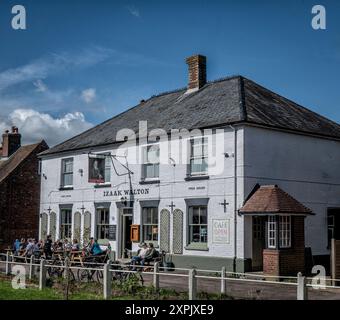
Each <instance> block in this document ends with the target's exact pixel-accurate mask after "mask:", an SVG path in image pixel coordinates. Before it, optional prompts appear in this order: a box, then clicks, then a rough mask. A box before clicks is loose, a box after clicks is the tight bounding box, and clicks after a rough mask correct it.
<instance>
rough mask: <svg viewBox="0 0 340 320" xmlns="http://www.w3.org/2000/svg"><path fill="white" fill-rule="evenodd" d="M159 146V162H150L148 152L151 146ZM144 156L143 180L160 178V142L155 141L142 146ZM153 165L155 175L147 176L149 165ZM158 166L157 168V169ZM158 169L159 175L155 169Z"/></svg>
mask: <svg viewBox="0 0 340 320" xmlns="http://www.w3.org/2000/svg"><path fill="white" fill-rule="evenodd" d="M155 147H156V148H158V162H150V161H148V158H149V157H148V152H149V149H151V148H155ZM142 157H143V164H142V179H143V180H147V181H148V180H159V167H160V144H159V143H154V144H149V145H146V146H143V147H142ZM148 166H152V167H153V172H154V175H153V176H152V177H148V176H147V167H148ZM157 167H158V168H157ZM156 168H157V169H156ZM156 170H157V171H158V175H156V174H155V171H156Z"/></svg>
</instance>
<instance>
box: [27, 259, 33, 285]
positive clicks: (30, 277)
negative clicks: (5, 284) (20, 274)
mask: <svg viewBox="0 0 340 320" xmlns="http://www.w3.org/2000/svg"><path fill="white" fill-rule="evenodd" d="M33 262H34V258H33V254H32V255H31V257H30V266H29V271H28V279H30V280H32V278H33V268H34V266H33Z"/></svg>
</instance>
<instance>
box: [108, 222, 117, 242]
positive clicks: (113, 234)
mask: <svg viewBox="0 0 340 320" xmlns="http://www.w3.org/2000/svg"><path fill="white" fill-rule="evenodd" d="M116 239H117V225H116V224H111V225H110V226H109V240H112V241H116Z"/></svg>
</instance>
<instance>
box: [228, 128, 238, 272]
mask: <svg viewBox="0 0 340 320" xmlns="http://www.w3.org/2000/svg"><path fill="white" fill-rule="evenodd" d="M229 127H230V128H231V129H232V130H233V131H234V259H233V272H236V262H237V261H236V260H237V129H236V128H235V127H233V126H232V125H229Z"/></svg>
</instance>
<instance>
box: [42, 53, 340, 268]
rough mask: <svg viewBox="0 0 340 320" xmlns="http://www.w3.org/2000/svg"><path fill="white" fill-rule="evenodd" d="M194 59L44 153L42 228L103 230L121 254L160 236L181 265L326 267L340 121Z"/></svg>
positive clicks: (65, 233)
mask: <svg viewBox="0 0 340 320" xmlns="http://www.w3.org/2000/svg"><path fill="white" fill-rule="evenodd" d="M186 62H187V64H188V66H189V84H188V87H187V88H184V89H180V90H176V91H172V92H167V93H164V94H160V95H157V96H153V97H151V98H150V99H148V100H145V101H144V100H142V101H141V102H140V104H139V105H137V106H135V107H134V108H131V109H129V110H127V111H125V112H123V113H121V114H119V115H117V116H115V117H113V118H112V119H110V120H108V121H106V122H104V123H102V124H100V125H98V126H96V127H94V128H92V129H90V130H88V131H86V132H84V133H82V134H80V135H78V136H76V137H74V138H72V139H70V140H67V141H65V142H63V143H61V144H59V145H57V146H55V147H53V148H51V149H49V150H47V151H45V152H43V153H41V154H40V157H41V175H42V181H41V204H40V212H41V213H40V236H41V238H45V237H46V235H47V234H51V235H52V238H53V239H64V238H68V239H70V240H72V239H78V240H79V241H80V242H81V243H83V242H86V241H88V239H89V238H90V237H91V236H92V237H95V238H97V239H98V241H99V243H100V244H102V245H107V244H108V243H110V245H111V248H112V250H113V251H114V252H115V256H116V258H121V257H123V256H124V254H125V252H126V250H125V249H128V250H132V251H137V249H138V244H139V243H140V242H146V243H150V242H152V243H154V245H155V246H156V247H157V248H158V249H159V250H164V251H166V252H167V253H169V254H171V256H172V260H173V262H174V263H175V265H176V266H177V267H180V266H181V267H183V266H185V267H193V266H196V267H199V268H207V269H212V268H213V269H220V268H221V267H222V266H226V267H227V269H228V270H236V271H241V272H242V271H251V270H263V271H264V272H265V273H268V274H296V272H297V271H302V272H304V271H307V272H308V271H310V270H309V269H308V268H310V266H311V264H325V265H326V264H327V262H328V261H329V251H330V247H329V246H330V239H331V238H339V237H340V218H339V217H340V170H338V167H339V163H340V126H339V125H338V124H337V123H334V122H332V121H330V120H328V119H326V118H324V117H322V116H320V115H318V114H316V113H314V112H312V111H310V110H308V109H306V108H304V107H302V106H300V105H298V104H296V103H294V102H292V101H290V100H288V99H286V98H284V97H282V96H280V95H278V94H275V93H273V92H271V91H269V90H268V89H265V88H263V87H262V86H260V85H258V84H256V83H255V82H253V81H251V80H248V79H246V78H244V77H242V76H233V77H228V78H225V79H221V80H216V81H212V82H207V81H206V58H205V57H204V56H201V55H196V56H192V57H190V58H188V59H187V60H186ZM176 129H177V130H176ZM182 129H184V130H182ZM173 133H177V134H178V135H177V136H176V135H175V138H173V136H174V135H173Z"/></svg>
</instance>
